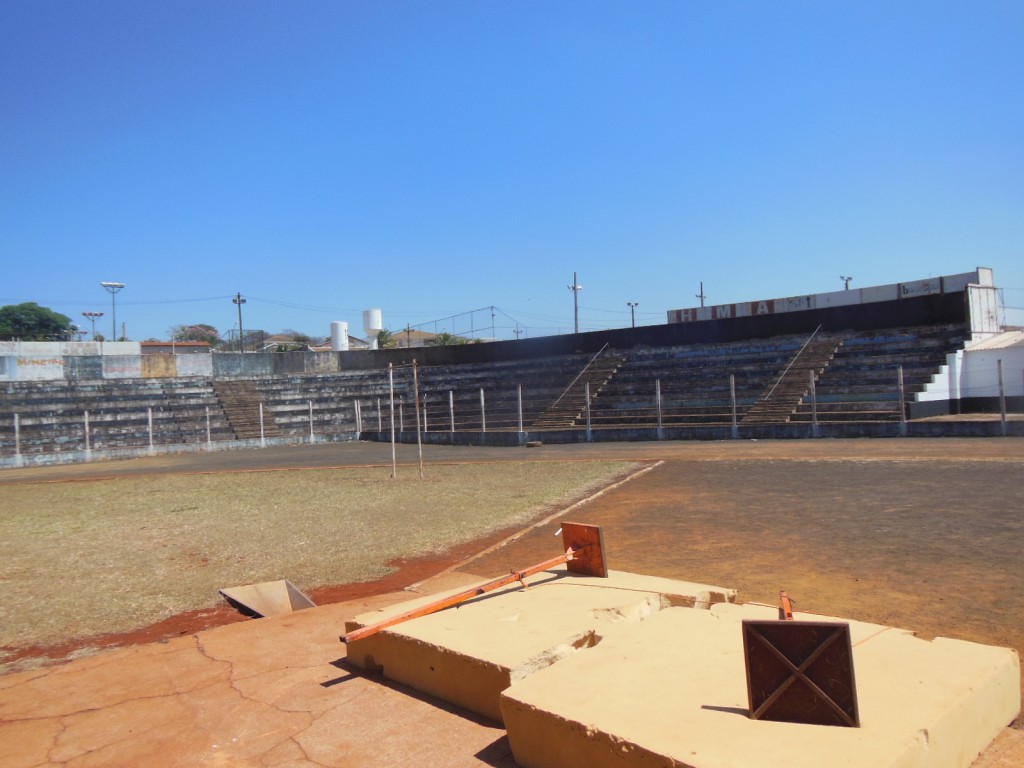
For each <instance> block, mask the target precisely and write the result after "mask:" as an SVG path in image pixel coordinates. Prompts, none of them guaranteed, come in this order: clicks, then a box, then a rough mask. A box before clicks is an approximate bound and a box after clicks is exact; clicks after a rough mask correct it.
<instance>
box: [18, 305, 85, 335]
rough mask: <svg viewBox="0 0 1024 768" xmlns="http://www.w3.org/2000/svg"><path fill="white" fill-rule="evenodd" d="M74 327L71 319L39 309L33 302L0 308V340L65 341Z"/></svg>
mask: <svg viewBox="0 0 1024 768" xmlns="http://www.w3.org/2000/svg"><path fill="white" fill-rule="evenodd" d="M74 330H75V326H74V325H72V323H71V318H70V317H67V316H65V315H62V314H60V313H59V312H54V311H53V310H52V309H48V308H46V307H41V306H39V305H38V304H36V303H35V302H34V301H29V302H26V303H24V304H9V305H7V306H6V307H0V339H5V340H17V339H20V340H22V341H65V340H67V339H70V338H71V334H72V332H73V331H74Z"/></svg>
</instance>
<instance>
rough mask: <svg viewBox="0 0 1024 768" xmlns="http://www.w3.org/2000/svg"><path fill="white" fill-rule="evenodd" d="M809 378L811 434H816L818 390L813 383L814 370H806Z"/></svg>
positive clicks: (815, 435)
mask: <svg viewBox="0 0 1024 768" xmlns="http://www.w3.org/2000/svg"><path fill="white" fill-rule="evenodd" d="M807 375H808V377H809V378H810V380H811V434H812V435H813V436H814V437H817V436H818V390H817V389H816V388H815V385H814V371H808V372H807Z"/></svg>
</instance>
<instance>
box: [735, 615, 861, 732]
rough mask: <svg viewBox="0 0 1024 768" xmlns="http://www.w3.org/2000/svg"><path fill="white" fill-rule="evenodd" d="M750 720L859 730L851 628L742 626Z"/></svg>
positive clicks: (791, 624) (782, 623)
mask: <svg viewBox="0 0 1024 768" xmlns="http://www.w3.org/2000/svg"><path fill="white" fill-rule="evenodd" d="M743 655H744V658H745V660H746V666H747V693H748V696H749V701H750V716H751V717H752V718H753V719H754V720H776V721H782V722H790V723H811V724H815V725H839V726H848V727H853V728H856V727H859V726H860V716H859V714H858V712H857V690H856V686H855V684H854V676H853V649H852V646H851V644H850V625H849V624H836V623H831V622H818V621H757V620H752V619H748V620H746V621H744V622H743Z"/></svg>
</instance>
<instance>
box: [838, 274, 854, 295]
mask: <svg viewBox="0 0 1024 768" xmlns="http://www.w3.org/2000/svg"><path fill="white" fill-rule="evenodd" d="M839 279H840V280H842V281H843V290H844V291H848V290H850V281H851V280H853V278H852V277H847V276H846V275H840V276H839Z"/></svg>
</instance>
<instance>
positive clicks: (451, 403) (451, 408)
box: [448, 389, 455, 432]
mask: <svg viewBox="0 0 1024 768" xmlns="http://www.w3.org/2000/svg"><path fill="white" fill-rule="evenodd" d="M448 418H449V419H450V420H451V424H452V429H451V431H452V432H454V431H455V395H453V394H452V391H451V390H450V389H449V390H448Z"/></svg>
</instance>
